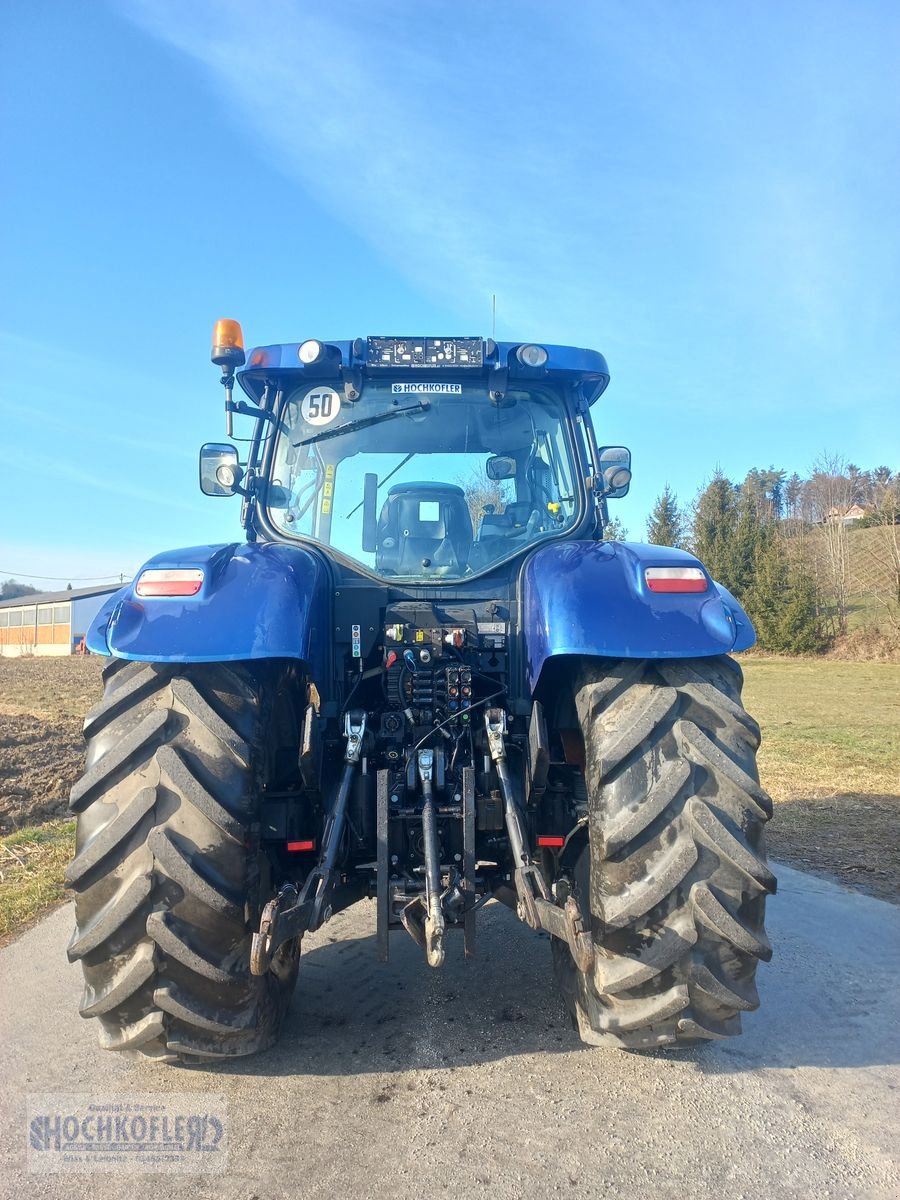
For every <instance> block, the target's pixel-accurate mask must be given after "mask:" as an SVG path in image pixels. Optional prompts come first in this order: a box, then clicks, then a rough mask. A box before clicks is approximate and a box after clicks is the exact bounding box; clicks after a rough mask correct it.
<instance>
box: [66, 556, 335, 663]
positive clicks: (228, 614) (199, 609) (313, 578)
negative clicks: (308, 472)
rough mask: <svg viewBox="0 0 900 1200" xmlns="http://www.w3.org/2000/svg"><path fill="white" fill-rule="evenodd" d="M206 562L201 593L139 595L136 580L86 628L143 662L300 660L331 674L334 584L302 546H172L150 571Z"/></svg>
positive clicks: (100, 643) (111, 649)
mask: <svg viewBox="0 0 900 1200" xmlns="http://www.w3.org/2000/svg"><path fill="white" fill-rule="evenodd" d="M185 567H199V568H200V569H201V570H202V571H203V583H202V585H201V588H200V591H199V592H198V593H197V595H196V596H178V597H140V596H138V595H136V593H135V590H134V589H135V583H131V584H129V585H128V586H127V587H124V588H122V589H121V590H120V591H118V592H116V593H114V595H112V596H110V598H109V599H108V600H107V602H106V603H105V604H104V606H103V607H102V608H101V609H100V612H99V613H98V614H97V616H96V617H95V618H94V621H93V623H92V625H91V627H90V629H89V630H88V633H87V638H86V641H87V646H88V649H89V650H90V651H91V652H92V653H94V654H105V655H114V656H115V657H116V658H127V659H133V660H137V661H139V662H234V661H237V660H242V659H250V658H298V659H303V660H304V661H305V662H306V663H307V664H308V666H309V668H310V670H311V672H312V675H313V678H314V679H315V680H316V681H317V682H319V683H320V684H321V683H323V682H324V680H325V678H326V674H327V672H326V664H327V645H328V632H329V617H328V613H329V604H328V597H329V592H330V582H329V575H328V569H327V567H326V565H325V563H324V562H323V560H322V559H321V558H320V557H319V555H317V554H315V553H314V552H312V551H310V550H306V549H304V548H303V547H300V546H282V545H277V544H272V543H254V544H246V545H238V544H232V545H227V546H193V547H190V548H189V549H186V550H169V551H166V552H164V553H163V554H158V555H157V556H156V557H155V558H151V559H150V561H149V562H146V563H145V564H144V566H143V567H142V568H141V571H139V572H138V574H137V576H136V577H135V582H136V581H137V579H139V578H140V576H141V572H142V571H145V570H148V569H151V568H152V569H159V568H164V569H169V570H171V569H173V568H185Z"/></svg>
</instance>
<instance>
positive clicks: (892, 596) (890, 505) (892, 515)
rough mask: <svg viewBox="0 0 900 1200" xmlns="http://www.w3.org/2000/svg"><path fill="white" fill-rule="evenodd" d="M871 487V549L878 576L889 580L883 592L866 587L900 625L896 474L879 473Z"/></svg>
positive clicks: (898, 485)
mask: <svg viewBox="0 0 900 1200" xmlns="http://www.w3.org/2000/svg"><path fill="white" fill-rule="evenodd" d="M872 491H873V496H872V499H873V504H874V507H873V512H872V517H871V521H872V524H873V525H874V530H873V534H874V536H873V540H872V551H871V552H872V556H873V557H874V559H875V562H876V563H877V565H878V567H879V568H880V570H881V572H882V577H884V576H887V578H888V579H889V580H890V591H889V592H888V593H887V594H886V595H885V594H884V593H883V592H882V591H881V590H880V589H874V590H873V589H869V590H870V594H871V595H872V596H874V598H875V600H876V601H877V602H878V603H879V604H880V606H881V607H882V608H883V609H884V611H885V615H886V616H887V618H888V620H889V621H890V623H891V625H892V626H893V628H894V629H900V474H897V475H893V476H891V475H889V476H888V477H887V478H885V477H884V476H883V475H882V477H881V478H880V479H876V480H874V482H873V489H872Z"/></svg>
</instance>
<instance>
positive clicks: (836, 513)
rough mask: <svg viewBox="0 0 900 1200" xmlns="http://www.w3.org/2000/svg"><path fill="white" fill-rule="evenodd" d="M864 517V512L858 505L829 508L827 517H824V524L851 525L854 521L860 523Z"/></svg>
mask: <svg viewBox="0 0 900 1200" xmlns="http://www.w3.org/2000/svg"><path fill="white" fill-rule="evenodd" d="M865 515H866V510H865V509H864V508H863V507H862V506H861V505H859V504H851V505H850V507H849V508H839V507H837V506H836V507H834V508H829V510H828V515H827V516H826V517H825V523H826V524H828V525H852V524H853V522H854V521H861V520H862V519H863V517H864V516H865Z"/></svg>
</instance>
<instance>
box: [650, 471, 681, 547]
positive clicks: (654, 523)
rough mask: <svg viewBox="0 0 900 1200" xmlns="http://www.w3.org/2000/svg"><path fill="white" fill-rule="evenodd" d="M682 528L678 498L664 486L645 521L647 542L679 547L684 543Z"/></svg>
mask: <svg viewBox="0 0 900 1200" xmlns="http://www.w3.org/2000/svg"><path fill="white" fill-rule="evenodd" d="M684 526H685V522H684V516H683V515H682V512H681V509H680V508H679V507H678V497H677V496H676V495H675V493H674V492H673V491H672V489H671V488H670V487H669V485H668V484H666V486H665V487H664V488H663V491H662V494H661V495H660V496H659V497H658V498H657V501H656V504H655V505H654V506H653V511H652V512H651V513H650V516H649V518H648V520H647V541H648V542H651V543H652V544H653V545H654V546H681V545H683V543H684V535H685V527H684Z"/></svg>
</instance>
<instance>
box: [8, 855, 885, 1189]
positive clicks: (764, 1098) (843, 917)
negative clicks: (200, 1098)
mask: <svg viewBox="0 0 900 1200" xmlns="http://www.w3.org/2000/svg"><path fill="white" fill-rule="evenodd" d="M779 875H780V881H781V887H780V890H779V895H778V896H777V897H776V898H775V900H774V901H773V902H772V904H771V909H770V912H771V921H770V931H771V934H772V940H773V942H774V945H775V951H776V956H775V959H774V961H773V963H772V964H771V965H770V966H769V967H763V968H762V969H761V972H760V975H761V988H760V990H761V992H762V994H763V1007H762V1009H761V1010H760V1011H759V1012H758V1013H753V1014H751V1015H750V1016H749V1017H748V1018H746V1019H745V1034H744V1036H743V1037H742V1038H739V1039H737V1040H734V1041H729V1042H725V1043H717V1044H711V1045H709V1046H705V1047H704V1048H703V1049H701V1050H695V1051H686V1052H682V1053H680V1054H678V1055H674V1054H671V1053H664V1052H655V1053H649V1054H624V1053H615V1052H612V1053H610V1052H604V1051H600V1050H594V1049H589V1048H587V1047H582V1046H581V1044H580V1043H579V1042H578V1040H577V1038H576V1037H575V1035H574V1034H573V1033H572V1032H571V1031H570V1029H569V1026H568V1023H567V1019H566V1017H565V1015H564V1012H563V1009H562V1005H561V1003H560V1001H559V999H558V998H557V996H556V994H555V991H554V987H553V983H552V979H551V972H550V952H549V945H548V944H547V941H546V939H536V937H535V935H534V934H531V933H529V931H528V930H526V929H525V928H524V926H521V925H519V924H518V922H516V921H515V919H514V918H513V917H512V915H511V914H509V913H507V912H506V911H505V910H503V909H500V908H499V907H498V906H496V905H491V906H489V907H488V908H487V909H485V910H484V911H483V913H482V914H481V917H482V921H481V929H480V954H479V958H478V960H477V962H475V963H472V964H469V965H468V966H466V965H464V964H463V962H462V947H461V944H460V943H459V942H457V941H456V940H454V941H452V942H451V943H450V953H449V955H448V958H449V963H448V966H447V967H446V968H445V969H444V971H443V972H431V971H429V970H428V968H427V967H426V966H425V965H424V963H423V962H422V961H421V959H420V956H419V952H418V951H417V950H416V948H415V947H414V945H413V944H412V942H411V941H410V940H409V939H408V938H407V937H406V936H405V935H402V934H398V935H396V936H395V940H394V942H393V943H392V955H393V956H392V961H391V963H390V964H389V965H388V966H380V965H378V964H377V963H376V962H375V961H374V936H373V934H374V929H373V912H372V908H371V906H359V907H358V909H356V910H351V911H350V912H348V913H344V914H341V915H340V916H338V917H336V918H335V919H334V920H333V921H332V922H331V923H330V924H329V925H328V926H327V928H326V930H325V931H323V932H322V933H320V934H319V935H318V936H317V937H316V938H315V939H312V938H310V939H308V941H309V949H308V950H307V951H306V952H305V953H304V957H303V962H302V965H301V983H300V986H299V987H298V991H297V994H296V996H295V998H294V1003H293V1006H292V1009H291V1014H290V1018H289V1021H288V1025H287V1029H286V1034H285V1036H284V1038H283V1040H282V1042H281V1043H280V1045H279V1047H278V1048H277V1049H275V1050H273V1051H270V1052H269V1053H268V1054H265V1055H262V1056H260V1057H258V1058H256V1059H245V1060H241V1061H239V1062H237V1063H234V1064H231V1065H230V1066H219V1065H218V1064H217V1065H216V1066H214V1067H213V1068H212V1069H210V1068H208V1067H203V1068H197V1067H195V1068H192V1069H178V1068H174V1069H173V1068H171V1067H169V1068H166V1067H153V1066H151V1065H147V1064H134V1063H131V1062H128V1061H126V1060H122V1059H120V1058H119V1057H117V1056H115V1055H112V1054H108V1053H106V1052H103V1051H101V1050H99V1049H98V1048H97V1046H96V1042H95V1030H94V1027H93V1023H92V1022H86V1021H82V1020H81V1018H79V1017H78V1016H77V1014H76V1003H77V1000H78V995H79V992H80V986H81V985H80V971H78V970H77V969H75V968H73V967H69V966H68V965H67V963H66V961H65V958H64V954H63V950H64V946H65V943H66V941H67V940H68V935H69V930H70V927H71V923H72V913H71V909H70V908H69V907H66V908H63V909H61V910H59V911H57V912H55V913H54V914H52V915H51V916H50V917H49V918H48V919H47V920H46V921H44V922H43V923H42V924H41V925H39V926H38V927H36V928H35V929H32V930H31V931H30V932H29V933H27V934H26V935H25V936H23V937H22V938H21V939H20V940H19V941H17V942H16V943H14V944H13V945H12V946H9V947H7V948H6V949H5V950H3V951H0V1031H2V1048H0V1079H2V1081H3V1087H2V1089H0V1196H2V1197H4V1198H5V1197H12V1196H16V1197H31V1196H46V1197H54V1198H55V1197H90V1196H93V1197H98V1198H105V1197H120V1196H122V1197H127V1198H128V1200H136V1198H137V1197H143V1196H152V1197H165V1198H166V1200H169V1197H172V1198H175V1197H181V1196H191V1197H200V1196H207V1195H209V1196H217V1197H219V1196H220V1197H224V1198H229V1200H230V1198H231V1197H238V1198H241V1200H251V1198H253V1197H258V1198H259V1200H269V1197H281V1196H285V1197H288V1196H290V1197H313V1196H322V1197H329V1198H330V1197H334V1196H341V1197H344V1196H347V1197H365V1198H368V1197H373V1198H376V1200H381V1198H387V1197H390V1200H406V1198H413V1197H415V1198H417V1200H418V1198H419V1197H428V1196H434V1197H443V1196H451V1195H452V1196H459V1197H466V1200H468V1198H469V1197H481V1196H490V1197H492V1200H505V1198H507V1197H509V1198H514V1197H529V1198H533V1197H544V1196H565V1197H571V1198H572V1200H578V1198H581V1197H591V1198H592V1200H593V1198H596V1197H606V1196H609V1197H616V1198H617V1200H632V1198H638V1197H640V1198H643V1197H653V1198H654V1200H657V1198H660V1200H665V1198H668V1197H678V1198H679V1200H706V1198H707V1197H709V1198H710V1200H712V1198H715V1200H737V1198H738V1197H748V1198H749V1197H752V1198H753V1200H785V1198H787V1197H802V1200H811V1198H812V1197H815V1198H816V1200H818V1198H820V1197H830V1198H834V1200H844V1198H851V1197H897V1196H900V1165H898V1164H900V1153H898V1151H900V1067H898V1063H900V1019H898V1018H900V908H897V907H895V906H893V905H890V904H885V903H883V902H881V901H878V900H872V899H869V898H868V897H865V896H862V895H859V894H856V893H852V892H849V891H847V890H845V889H843V888H841V887H838V886H835V885H832V884H829V883H825V882H823V881H821V880H819V879H814V878H812V877H810V876H805V875H802V874H800V873H799V872H796V871H792V870H788V869H787V868H785V867H782V868H781V869H780V871H779ZM334 939H338V940H334ZM53 1091H61V1092H96V1093H110V1092H119V1093H122V1092H166V1091H206V1092H214V1093H221V1094H224V1095H225V1096H226V1097H227V1100H228V1113H229V1117H228V1132H229V1154H230V1158H229V1171H228V1174H227V1175H226V1176H225V1177H224V1178H223V1177H213V1178H198V1177H197V1176H189V1175H178V1176H175V1177H171V1176H169V1177H166V1178H159V1177H153V1176H148V1175H141V1176H138V1177H131V1178H129V1177H127V1176H122V1175H117V1174H111V1173H92V1174H90V1175H80V1176H74V1175H65V1176H63V1175H49V1176H43V1175H33V1174H31V1175H29V1174H28V1173H27V1171H26V1169H25V1132H26V1131H25V1096H26V1094H27V1093H29V1092H53Z"/></svg>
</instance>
